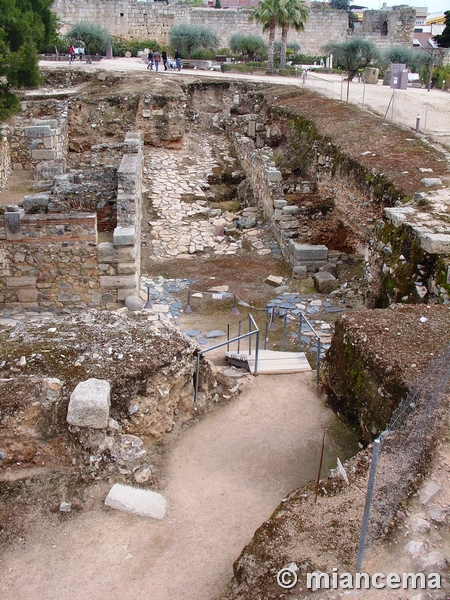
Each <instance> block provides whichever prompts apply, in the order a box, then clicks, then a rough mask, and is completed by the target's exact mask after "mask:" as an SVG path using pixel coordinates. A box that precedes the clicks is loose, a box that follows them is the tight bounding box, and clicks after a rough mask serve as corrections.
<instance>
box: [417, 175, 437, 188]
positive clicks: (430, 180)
mask: <svg viewBox="0 0 450 600" xmlns="http://www.w3.org/2000/svg"><path fill="white" fill-rule="evenodd" d="M420 183H421V184H422V185H423V186H424V187H435V186H442V180H441V179H439V177H424V178H423V179H422V180H421V181H420Z"/></svg>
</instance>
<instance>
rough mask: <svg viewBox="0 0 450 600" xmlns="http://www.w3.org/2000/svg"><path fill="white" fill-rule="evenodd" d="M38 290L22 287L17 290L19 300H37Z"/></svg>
mask: <svg viewBox="0 0 450 600" xmlns="http://www.w3.org/2000/svg"><path fill="white" fill-rule="evenodd" d="M37 297H38V291H37V289H35V288H22V289H19V290H18V291H17V300H18V301H19V302H36V300H37Z"/></svg>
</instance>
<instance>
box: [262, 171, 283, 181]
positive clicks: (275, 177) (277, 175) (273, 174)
mask: <svg viewBox="0 0 450 600" xmlns="http://www.w3.org/2000/svg"><path fill="white" fill-rule="evenodd" d="M265 171H266V177H267V181H268V182H269V183H275V182H277V181H281V180H282V177H281V172H280V171H279V170H278V169H275V167H267V169H265Z"/></svg>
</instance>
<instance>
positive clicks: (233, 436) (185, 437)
mask: <svg viewBox="0 0 450 600" xmlns="http://www.w3.org/2000/svg"><path fill="white" fill-rule="evenodd" d="M312 380H313V378H312V377H311V373H305V374H296V375H288V376H281V377H280V376H274V377H269V376H263V375H261V376H259V377H257V378H253V377H249V380H248V383H247V384H246V385H245V390H244V392H243V394H242V395H241V396H240V397H238V398H237V399H236V400H235V401H233V402H232V403H231V404H228V405H226V406H221V407H218V408H217V409H216V410H215V411H214V412H212V413H210V414H208V415H207V416H206V418H205V419H203V420H202V421H201V422H198V423H197V424H196V425H194V426H192V427H191V428H190V429H189V430H187V431H185V432H184V433H182V435H180V436H179V438H178V439H176V440H173V441H172V443H173V446H172V450H171V452H170V454H169V456H168V461H167V465H166V467H165V468H164V469H163V471H162V486H161V487H162V489H161V492H162V493H163V494H164V495H165V497H166V498H167V501H168V511H167V516H166V519H165V520H164V521H162V522H157V521H152V520H149V519H145V518H140V517H134V516H132V515H126V514H123V513H120V512H117V511H113V510H108V509H107V510H105V509H103V508H101V507H99V508H97V509H95V510H92V511H89V510H83V511H82V512H81V513H80V514H79V515H75V514H74V515H73V516H71V517H70V518H69V520H68V521H66V522H65V523H64V524H62V525H60V526H54V525H53V526H50V525H48V524H47V523H43V524H42V530H41V531H40V532H37V533H36V534H35V535H34V536H33V537H32V538H30V539H27V540H26V541H24V542H23V545H22V546H21V547H19V548H17V549H16V550H10V551H8V552H7V553H5V554H4V555H3V556H2V559H1V562H0V569H1V573H0V589H1V590H2V592H0V598H2V600H3V599H4V600H6V599H8V600H44V599H45V600H74V598H76V599H77V600H103V599H107V600H142V599H143V598H148V599H151V600H180V599H181V598H183V600H213V599H214V598H216V597H217V595H218V594H219V592H220V591H221V589H222V588H223V587H224V586H225V585H226V584H227V583H228V581H229V580H230V578H231V576H232V564H233V562H234V560H235V559H236V558H237V557H238V556H239V553H240V551H241V550H242V548H243V547H244V545H245V544H246V543H248V542H249V541H250V539H251V537H252V535H253V533H254V531H255V530H256V529H257V528H258V527H259V526H260V525H261V523H262V522H263V521H264V520H265V519H267V518H268V517H269V516H270V515H271V513H272V512H273V510H274V509H275V507H276V506H277V505H278V503H279V502H280V501H281V499H282V498H283V497H284V496H285V495H286V494H287V493H289V492H290V491H291V490H292V489H294V488H296V487H297V486H299V485H300V484H302V483H304V482H306V481H308V480H310V479H313V478H314V477H315V475H316V470H317V467H318V460H319V454H320V444H321V437H322V434H323V429H324V427H325V426H326V425H328V424H329V423H330V421H331V420H332V419H333V416H332V412H331V410H329V409H326V408H325V405H324V402H323V399H322V398H321V397H319V396H318V395H317V391H316V387H315V384H314V383H313V381H312ZM169 439H170V436H169ZM108 487H109V486H108ZM95 489H96V488H95V487H91V494H94V493H95ZM106 491H107V489H106V488H103V489H100V490H99V492H97V493H98V495H99V497H100V498H103V497H104V495H105V494H106ZM280 566H281V565H280Z"/></svg>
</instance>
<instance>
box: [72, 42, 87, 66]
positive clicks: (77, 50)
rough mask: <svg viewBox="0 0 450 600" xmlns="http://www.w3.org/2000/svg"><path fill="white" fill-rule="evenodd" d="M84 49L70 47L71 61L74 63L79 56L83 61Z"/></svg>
mask: <svg viewBox="0 0 450 600" xmlns="http://www.w3.org/2000/svg"><path fill="white" fill-rule="evenodd" d="M83 54H84V48H74V47H73V46H72V45H70V48H69V61H70V62H71V63H72V62H74V60H75V59H76V57H77V55H78V58H79V60H83Z"/></svg>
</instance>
